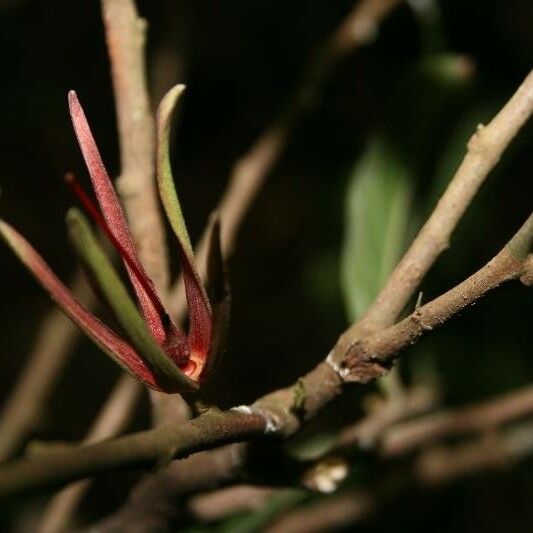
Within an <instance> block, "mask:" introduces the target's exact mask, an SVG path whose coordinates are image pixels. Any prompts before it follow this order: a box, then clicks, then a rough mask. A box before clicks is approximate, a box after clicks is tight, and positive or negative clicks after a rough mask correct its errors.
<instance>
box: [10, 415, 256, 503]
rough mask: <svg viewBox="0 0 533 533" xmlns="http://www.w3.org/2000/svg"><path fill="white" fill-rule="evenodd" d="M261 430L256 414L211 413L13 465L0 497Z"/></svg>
mask: <svg viewBox="0 0 533 533" xmlns="http://www.w3.org/2000/svg"><path fill="white" fill-rule="evenodd" d="M264 430H265V420H264V418H263V417H262V416H260V415H249V414H243V413H238V412H235V411H228V412H224V413H221V412H215V411H210V412H208V413H206V414H204V415H202V416H200V417H198V418H196V419H194V420H191V421H189V422H182V423H179V424H168V425H166V426H162V427H159V428H156V429H151V430H148V431H141V432H139V433H133V434H131V435H126V436H124V437H118V438H116V439H112V440H107V441H104V442H99V443H96V444H90V445H86V446H75V447H72V448H70V449H61V450H60V451H57V452H54V451H50V452H48V453H44V454H40V455H38V456H35V457H30V458H28V459H21V460H18V461H14V462H12V463H10V464H7V465H5V466H2V467H1V468H0V495H2V496H5V495H8V494H15V493H18V492H22V491H27V490H32V489H37V488H43V487H54V486H58V485H61V484H63V483H65V482H69V481H74V480H78V479H82V478H84V477H88V476H94V475H98V474H101V473H103V472H110V471H116V470H120V469H124V468H153V467H154V466H156V465H157V464H161V463H165V462H167V461H168V460H169V459H171V458H172V457H186V456H187V455H190V454H192V453H194V452H198V451H201V450H206V449H210V448H214V447H216V446H221V445H223V444H227V443H230V442H235V441H241V440H247V439H250V438H253V437H257V436H259V435H262V434H263V433H264Z"/></svg>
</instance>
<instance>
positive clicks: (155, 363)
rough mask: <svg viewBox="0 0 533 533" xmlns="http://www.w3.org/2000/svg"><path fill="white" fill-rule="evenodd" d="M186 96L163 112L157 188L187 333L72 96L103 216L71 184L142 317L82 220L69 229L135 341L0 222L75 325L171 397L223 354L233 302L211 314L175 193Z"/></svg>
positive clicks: (71, 217)
mask: <svg viewBox="0 0 533 533" xmlns="http://www.w3.org/2000/svg"><path fill="white" fill-rule="evenodd" d="M183 89H184V87H183V86H182V85H178V86H176V87H174V88H173V89H172V90H170V91H169V92H168V93H167V94H166V95H165V97H164V98H163V100H162V101H161V104H160V106H159V109H158V117H157V118H158V119H157V126H158V127H157V130H158V148H157V182H158V188H159V192H160V196H161V200H162V204H163V208H164V210H165V212H166V214H167V217H168V219H169V222H170V225H171V227H172V229H173V231H174V233H175V234H176V237H177V240H178V246H179V258H180V263H181V268H182V275H183V280H184V285H185V293H186V297H187V304H188V309H189V330H188V332H187V333H185V332H184V331H182V330H181V329H180V328H179V327H178V326H177V325H176V324H174V323H173V321H172V320H171V318H170V316H169V314H168V312H167V311H166V310H165V308H164V306H163V304H162V302H161V299H160V297H159V295H158V294H157V292H156V290H155V288H154V284H153V282H152V280H151V279H150V278H149V277H148V275H147V274H146V272H145V270H144V268H143V266H142V264H141V262H140V260H139V257H138V254H137V250H136V249H135V245H134V242H133V238H132V236H131V232H130V229H129V226H128V224H127V221H126V217H125V215H124V211H123V209H122V207H121V205H120V202H119V200H118V198H117V195H116V192H115V190H114V188H113V185H112V183H111V180H110V178H109V175H108V173H107V170H106V169H105V166H104V164H103V162H102V158H101V156H100V153H99V151H98V148H97V146H96V142H95V140H94V138H93V135H92V133H91V130H90V127H89V124H88V122H87V119H86V116H85V113H84V111H83V109H82V107H81V105H80V103H79V101H78V98H77V96H76V93H75V92H74V91H70V93H69V95H68V100H69V109H70V116H71V118H72V123H73V125H74V130H75V132H76V136H77V139H78V143H79V145H80V148H81V152H82V154H83V158H84V160H85V164H86V166H87V169H88V171H89V175H90V177H91V181H92V186H93V189H94V192H95V195H96V198H97V201H98V204H99V207H100V210H99V209H98V207H96V205H95V204H94V203H93V202H92V201H91V199H90V198H89V196H88V195H87V194H86V193H85V192H84V191H83V189H82V188H81V186H80V184H79V183H78V182H77V181H76V179H75V178H74V176H73V175H72V174H69V175H67V177H66V180H67V183H68V184H69V185H70V187H71V189H72V190H73V192H74V193H75V195H76V196H77V197H78V199H79V200H80V202H81V204H82V205H83V207H84V208H85V210H86V211H87V212H88V213H89V215H90V216H91V217H92V218H93V220H94V221H95V222H96V223H97V224H98V226H100V228H101V229H102V230H103V231H104V233H105V234H106V235H107V236H108V238H109V240H110V241H111V243H112V244H113V246H114V247H115V248H116V250H117V251H118V253H119V255H120V257H121V258H122V261H123V263H124V266H125V269H126V272H127V274H128V277H129V280H130V282H131V285H132V287H133V290H134V292H135V295H136V298H137V302H138V305H139V308H140V313H139V309H138V308H137V306H136V305H135V303H134V302H133V300H132V299H131V297H130V295H129V293H128V291H127V289H126V288H125V286H124V285H123V283H122V281H121V279H120V277H119V276H118V274H117V273H116V272H115V270H114V268H113V266H112V265H111V263H110V261H109V259H108V258H107V257H106V255H105V253H104V252H103V251H102V249H101V248H100V245H99V243H98V240H97V239H96V237H95V236H94V234H93V232H92V230H91V227H90V225H89V223H88V221H87V220H86V218H85V217H84V215H83V214H82V213H81V212H80V211H79V210H78V209H76V208H72V209H71V210H70V211H69V212H68V214H67V224H68V228H69V233H70V236H71V238H72V241H73V243H74V246H75V248H76V250H77V252H78V254H79V255H80V257H81V260H82V262H83V263H84V266H85V267H86V268H87V270H88V272H89V273H90V275H91V278H92V280H93V281H95V283H96V285H97V287H98V290H99V292H100V293H101V294H102V295H103V296H104V297H105V299H106V300H107V303H108V304H109V305H110V307H111V309H112V311H113V312H114V314H115V316H116V318H117V320H118V322H119V324H120V325H121V326H122V328H123V329H124V331H125V332H126V334H127V337H128V339H129V340H128V341H126V340H124V339H123V338H122V337H121V336H120V335H118V334H117V333H115V332H114V331H112V330H111V329H110V328H109V327H108V326H107V325H105V324H104V323H103V322H101V321H100V320H99V319H98V318H97V317H96V316H94V315H93V314H92V313H90V312H89V311H88V310H87V309H86V308H85V307H83V305H81V304H80V303H79V302H78V301H77V300H76V298H75V297H74V296H73V295H72V293H71V292H70V291H69V290H68V288H67V287H66V286H65V285H64V284H63V283H62V282H61V281H60V280H59V279H58V278H57V276H56V275H55V274H54V273H53V271H52V270H51V269H50V267H49V266H48V265H47V264H46V262H45V261H44V260H43V258H42V257H41V256H40V255H39V254H38V252H37V251H36V250H35V249H34V248H33V247H32V246H31V244H30V243H29V242H28V241H27V240H26V239H25V238H24V237H23V236H22V235H21V234H20V233H18V232H17V231H16V230H15V229H14V228H13V227H12V226H10V225H9V224H8V223H7V222H5V221H3V220H0V235H1V236H2V237H3V238H4V240H5V241H6V242H7V244H8V245H9V246H10V247H11V248H12V250H13V251H14V252H15V253H16V255H17V256H18V257H19V259H20V260H21V261H22V263H23V264H24V265H25V266H26V267H27V268H28V270H29V271H30V272H31V273H32V274H33V276H34V277H35V278H36V279H37V281H38V282H39V283H40V284H41V285H42V286H43V287H44V288H45V289H46V290H47V291H48V292H49V294H50V295H51V297H52V298H53V299H54V300H55V302H56V303H57V304H58V305H59V307H60V308H61V309H62V310H63V311H64V312H65V313H66V314H67V315H68V316H69V317H70V318H71V320H72V321H73V322H75V323H76V324H77V325H78V326H79V327H80V329H82V330H83V331H84V332H85V333H86V334H87V335H88V336H89V337H90V338H91V339H92V340H93V341H94V342H95V343H96V344H97V345H98V346H99V347H100V348H101V349H102V350H103V351H104V352H105V353H107V354H108V355H110V356H111V357H112V358H113V359H114V360H115V361H116V362H117V363H118V364H119V365H120V366H122V367H123V368H124V369H125V370H126V371H128V372H129V373H130V374H132V375H133V376H134V377H135V378H137V379H138V380H140V381H142V382H143V383H145V384H146V385H147V386H149V387H151V388H152V389H155V390H160V391H164V392H167V393H174V392H189V391H194V390H196V389H197V388H198V387H199V385H200V383H201V382H203V381H204V379H205V378H206V377H207V374H208V373H209V371H210V370H211V369H212V366H213V359H214V357H215V356H216V354H217V352H218V351H219V342H218V341H219V339H220V332H219V331H217V330H219V329H220V326H221V324H222V322H225V318H224V320H222V319H221V317H222V315H223V314H224V313H220V312H219V311H220V308H221V305H220V302H221V301H222V300H223V299H224V300H226V299H227V298H225V296H226V295H227V294H226V295H224V297H223V298H219V299H218V300H217V302H216V305H215V306H214V311H213V309H212V308H211V304H210V301H209V299H208V297H207V293H206V290H205V288H204V285H203V284H202V281H201V278H200V275H199V273H198V271H197V269H196V267H195V264H194V256H193V251H192V246H191V243H190V239H189V235H188V233H187V229H186V226H185V222H184V219H183V215H182V212H181V207H180V204H179V200H178V196H177V193H176V190H175V188H174V181H173V177H172V172H171V166H170V157H169V132H170V122H171V120H170V119H171V115H172V111H173V109H174V107H175V104H176V102H177V100H178V98H179V96H180V94H181V93H182V91H183ZM218 229H219V226H218V223H217V222H216V221H215V223H214V224H212V238H211V250H210V256H211V259H210V261H208V263H209V264H211V265H212V264H216V263H218V264H219V265H221V259H220V257H219V256H220V243H219V240H218ZM219 268H220V267H219ZM223 292H224V291H223ZM219 293H220V291H219ZM219 296H220V294H219ZM223 307H227V306H223Z"/></svg>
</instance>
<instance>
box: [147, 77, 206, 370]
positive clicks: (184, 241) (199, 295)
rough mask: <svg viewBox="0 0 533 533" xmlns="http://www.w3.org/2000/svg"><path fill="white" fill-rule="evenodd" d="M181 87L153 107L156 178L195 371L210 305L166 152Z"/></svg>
mask: <svg viewBox="0 0 533 533" xmlns="http://www.w3.org/2000/svg"><path fill="white" fill-rule="evenodd" d="M184 89H185V86H184V85H176V86H175V87H173V88H172V89H171V90H170V91H169V92H168V93H167V94H166V95H165V96H164V97H163V99H162V100H161V103H160V104H159V108H158V110H157V143H158V146H157V181H158V186H159V194H160V196H161V201H162V203H163V207H164V209H165V212H166V214H167V217H168V220H169V222H170V225H171V227H172V229H173V231H174V233H175V235H176V237H177V239H178V243H179V246H180V260H181V265H182V271H183V280H184V283H185V292H186V295H187V303H188V305H189V324H190V326H189V344H190V347H191V357H192V358H193V359H198V360H199V361H198V362H199V363H200V368H199V370H201V367H203V365H204V364H205V360H206V358H207V356H208V352H209V346H210V344H211V326H212V324H211V322H212V317H211V307H210V305H209V300H208V299H207V295H206V292H205V289H204V286H203V284H202V280H201V279H200V275H199V274H198V271H197V270H196V267H195V265H194V255H193V251H192V246H191V241H190V239H189V234H188V232H187V228H186V226H185V221H184V219H183V214H182V211H181V206H180V203H179V199H178V194H177V192H176V189H175V187H174V179H173V177H172V169H171V164H170V155H169V137H170V126H171V118H172V112H173V110H174V107H175V105H176V102H177V100H178V98H179V96H180V95H181V94H182V92H183V90H184Z"/></svg>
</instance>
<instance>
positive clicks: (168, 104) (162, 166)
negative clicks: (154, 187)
mask: <svg viewBox="0 0 533 533" xmlns="http://www.w3.org/2000/svg"><path fill="white" fill-rule="evenodd" d="M184 90H185V85H176V86H174V87H173V88H172V89H170V91H168V92H167V93H166V94H165V96H163V98H162V100H161V103H160V104H159V108H158V110H157V182H158V186H159V194H160V196H161V201H162V202H163V207H164V209H165V212H166V214H167V217H168V220H169V222H170V226H171V227H172V230H173V231H174V233H175V234H176V237H177V238H178V241H179V242H180V244H181V246H182V247H183V249H184V251H185V253H186V254H187V255H188V257H189V259H191V261H192V258H193V250H192V245H191V239H190V238H189V232H188V231H187V226H186V225H185V219H184V218H183V212H182V210H181V205H180V201H179V198H178V193H177V192H176V188H175V187H174V178H173V176H172V167H171V163H170V127H171V118H172V113H173V111H174V108H175V106H176V103H177V101H178V99H179V97H180V96H181V94H182V93H183V91H184Z"/></svg>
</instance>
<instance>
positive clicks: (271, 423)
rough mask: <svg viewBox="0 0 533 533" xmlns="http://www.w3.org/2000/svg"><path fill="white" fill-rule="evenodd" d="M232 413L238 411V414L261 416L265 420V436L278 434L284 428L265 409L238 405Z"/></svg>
mask: <svg viewBox="0 0 533 533" xmlns="http://www.w3.org/2000/svg"><path fill="white" fill-rule="evenodd" d="M230 411H236V412H237V413H243V414H245V415H259V416H261V417H263V418H264V419H265V430H264V431H265V435H269V434H271V433H277V432H278V431H279V430H280V429H281V426H282V424H281V423H280V421H279V420H278V419H277V418H276V416H275V415H274V414H273V413H271V412H269V411H267V410H265V409H259V408H258V407H251V406H250V405H238V406H237V407H232V408H231V409H230Z"/></svg>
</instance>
